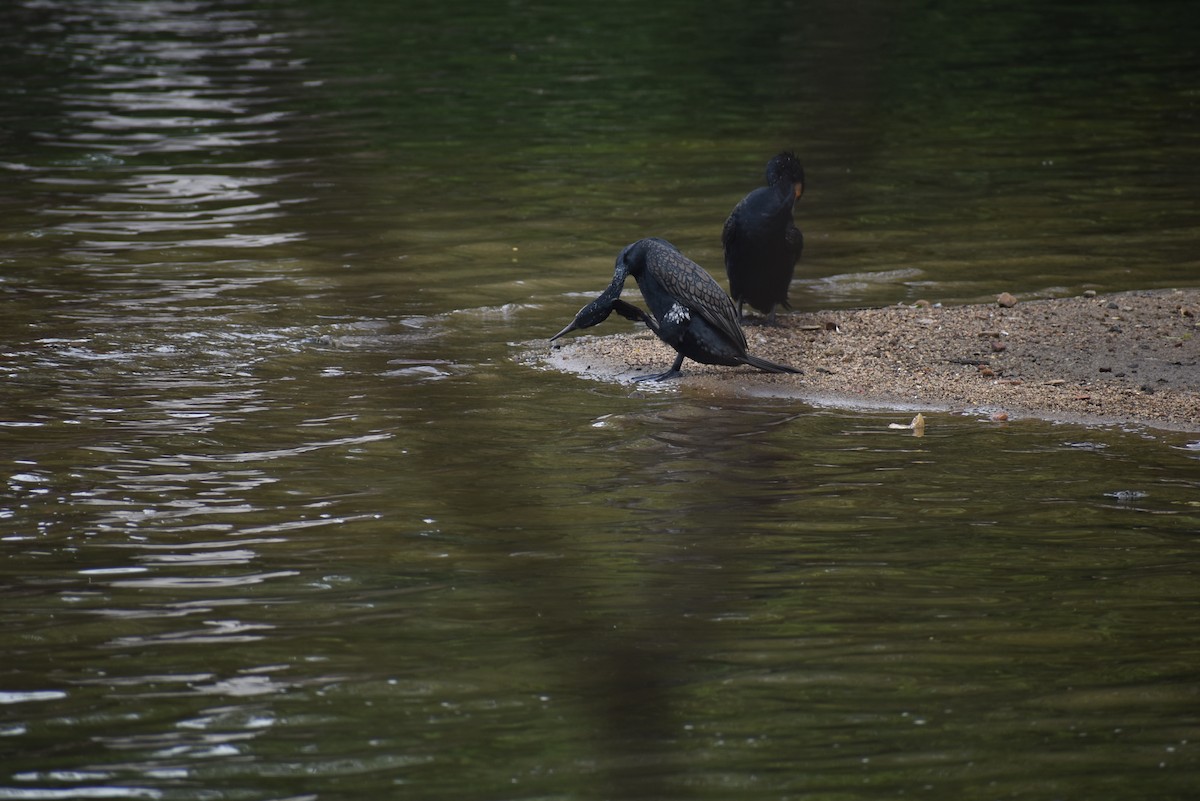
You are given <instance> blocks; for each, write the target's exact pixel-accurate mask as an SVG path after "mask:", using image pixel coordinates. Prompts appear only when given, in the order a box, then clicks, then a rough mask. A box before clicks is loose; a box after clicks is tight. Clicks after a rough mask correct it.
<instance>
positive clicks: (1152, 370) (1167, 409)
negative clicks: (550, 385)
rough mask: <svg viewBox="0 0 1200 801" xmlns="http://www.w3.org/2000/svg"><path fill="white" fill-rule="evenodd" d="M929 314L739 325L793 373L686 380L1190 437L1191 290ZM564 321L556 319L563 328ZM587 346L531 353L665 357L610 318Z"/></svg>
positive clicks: (1195, 375)
mask: <svg viewBox="0 0 1200 801" xmlns="http://www.w3.org/2000/svg"><path fill="white" fill-rule="evenodd" d="M1010 300H1011V301H1016V302H1015V304H1014V305H1012V306H1005V305H1001V303H1000V302H996V303H989V304H976V305H967V306H950V307H940V306H937V305H929V304H926V303H924V302H919V303H918V304H917V305H913V306H889V307H886V308H880V309H861V310H849V311H844V310H839V311H820V312H802V311H801V312H793V313H791V314H783V315H780V320H779V322H778V324H776V325H766V324H764V323H761V322H755V321H754V318H751V320H750V321H749V322H747V324H746V325H745V326H744V328H745V331H746V339H747V341H748V342H749V345H750V352H751V353H754V354H755V355H758V356H762V357H765V358H767V359H771V360H772V361H777V362H782V363H784V364H789V365H792V366H794V367H797V368H799V369H801V370H803V373H802V374H801V375H772V374H768V373H762V372H759V371H757V370H754V369H752V368H746V367H716V366H708V365H700V364H696V363H695V362H691V361H687V362H685V363H684V367H683V371H684V374H683V377H682V379H676V380H677V381H681V382H683V384H685V385H688V386H691V387H695V388H703V389H706V390H709V391H712V392H715V393H732V394H737V395H774V396H782V397H793V398H796V399H797V400H800V401H804V402H806V403H811V404H816V405H824V406H834V407H841V408H881V409H899V410H922V411H959V412H964V413H977V414H981V415H986V416H987V417H989V418H991V419H996V420H1003V419H1013V418H1018V417H1038V418H1042V419H1046V420H1055V421H1064V422H1079V423H1099V424H1132V425H1142V426H1148V427H1153V428H1161V429H1170V430H1179V431H1200V289H1182V290H1155V291H1138V292H1125V293H1119V294H1110V295H1096V296H1085V297H1072V298H1057V299H1052V300H1030V301H1017V300H1016V299H1015V298H1011V297H1010V298H1004V301H1005V303H1007V302H1009V301H1010ZM572 313H574V309H571V310H570V311H569V312H567V311H566V310H565V311H564V315H563V317H564V321H565V320H568V319H570V314H572ZM606 329H607V331H611V332H613V333H605V334H603V335H595V336H576V337H574V338H572V339H568V340H566V341H565V342H562V343H561V345H560V343H557V342H556V343H554V346H552V347H550V348H547V349H545V350H537V351H535V352H534V353H532V354H531V356H532V357H533V358H534V359H536V360H539V361H541V362H543V363H545V364H546V365H548V366H550V367H552V368H555V369H560V370H563V371H567V372H571V373H576V374H580V375H586V376H589V377H592V378H596V379H600V380H608V381H617V382H628V381H632V380H633V379H634V378H636V377H637V376H638V375H645V374H648V373H655V372H661V371H663V370H665V369H667V367H669V366H670V363H671V361H672V359H673V358H674V351H672V350H671V349H670V348H669V347H667V346H666V345H664V344H663V343H661V342H659V341H658V340H657V339H656V338H655V337H654V335H653V334H651V333H650V332H649V331H647V330H645V329H644V328H641V329H640V330H639V329H638V328H635V327H634V325H633V324H632V323H628V322H626V321H624V320H618V319H617V317H616V316H615V315H614V316H613V317H612V318H610V320H609V321H607V322H605V323H604V324H603V325H602V326H600V327H599V328H596V329H593V330H595V331H597V332H600V331H605V330H606Z"/></svg>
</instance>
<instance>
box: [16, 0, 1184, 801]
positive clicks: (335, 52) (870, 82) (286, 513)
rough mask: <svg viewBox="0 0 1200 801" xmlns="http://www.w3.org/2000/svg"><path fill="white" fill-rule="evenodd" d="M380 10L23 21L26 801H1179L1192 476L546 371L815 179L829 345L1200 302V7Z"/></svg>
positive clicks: (813, 273)
mask: <svg viewBox="0 0 1200 801" xmlns="http://www.w3.org/2000/svg"><path fill="white" fill-rule="evenodd" d="M377 5H378V4H367V5H359V4H352V7H350V8H346V7H345V6H346V4H337V3H328V2H320V1H319V0H304V2H298V3H292V4H288V5H286V6H285V5H279V4H274V3H260V2H236V1H235V0H230V1H229V2H207V1H206V0H195V1H194V2H193V1H192V0H177V1H173V0H163V1H162V2H158V1H157V0H151V1H149V2H122V1H118V0H111V1H108V2H105V1H103V0H102V1H101V2H95V3H89V4H86V7H85V6H84V5H81V4H77V3H70V2H58V1H57V0H25V1H24V2H17V3H11V4H6V5H5V6H3V8H2V9H0V42H2V43H3V44H4V45H6V47H4V48H0V53H3V54H4V55H3V56H0V58H2V59H3V66H4V69H5V73H6V74H7V75H9V76H10V79H9V80H8V81H6V82H5V83H4V85H3V86H0V104H3V111H4V117H3V118H4V119H5V128H4V133H3V139H2V140H0V141H3V142H4V146H3V151H2V153H3V156H2V158H0V161H2V162H3V164H2V165H0V166H2V167H3V170H4V173H5V186H6V188H7V189H8V191H6V192H5V193H3V194H0V212H2V214H0V220H2V221H3V222H0V264H2V265H3V269H2V270H0V301H2V303H3V308H4V313H3V317H2V318H0V337H2V339H0V377H2V379H3V382H2V383H0V409H2V411H0V460H2V461H0V478H2V479H3V490H2V491H0V543H2V551H0V553H3V561H2V562H0V565H2V566H3V567H2V568H0V570H2V573H0V597H2V598H3V603H2V604H0V622H2V625H0V653H2V654H3V658H2V660H0V798H17V799H57V798H163V799H193V798H197V799H198V798H204V799H214V798H219V799H225V798H229V799H301V798H303V799H309V798H312V799H316V798H320V799H340V798H346V799H351V798H353V799H360V798H391V797H394V798H421V799H438V798H445V799H463V798H480V799H483V798H489V799H490V798H512V799H523V798H622V799H638V798H644V799H665V798H681V799H682V798H712V799H718V798H720V799H724V798H731V797H732V798H748V797H754V798H779V799H783V798H796V797H814V798H829V799H834V798H837V799H841V798H876V797H885V796H886V797H893V796H899V795H905V796H910V795H920V796H923V797H928V798H946V799H951V798H953V799H963V798H1001V797H1009V796H1016V797H1022V798H1047V799H1050V798H1112V799H1121V798H1129V799H1141V798H1146V797H1154V798H1187V797H1190V795H1191V794H1192V793H1193V792H1194V787H1195V786H1196V784H1197V782H1198V781H1200V759H1198V757H1197V752H1196V749H1197V741H1198V739H1200V715H1198V714H1197V711H1198V710H1200V705H1198V702H1197V691H1198V690H1197V688H1198V683H1197V682H1198V679H1200V674H1198V672H1197V669H1196V665H1197V664H1200V647H1198V646H1197V643H1196V636H1195V633H1196V631H1197V630H1198V628H1197V627H1198V624H1200V613H1197V609H1200V605H1198V604H1197V601H1198V600H1200V590H1198V589H1197V587H1198V586H1200V584H1198V583H1197V581H1196V569H1197V560H1198V557H1200V548H1198V544H1197V540H1196V532H1197V531H1200V466H1198V464H1197V462H1198V459H1200V444H1198V443H1197V442H1195V435H1194V434H1193V435H1187V434H1180V433H1171V432H1157V431H1150V430H1138V429H1121V428H1119V427H1112V428H1083V427H1076V426H1066V425H1051V424H1048V423H1039V422H1036V421H1018V422H1014V423H1011V424H1007V425H996V424H993V423H990V422H987V421H983V420H977V419H974V418H970V417H961V416H954V415H937V414H934V415H929V423H928V429H927V433H926V436H925V437H923V438H919V439H918V438H914V437H912V436H911V435H910V434H909V433H907V432H899V431H894V430H889V429H888V427H887V426H888V424H889V423H891V422H907V420H906V419H904V415H900V414H893V413H888V412H863V411H853V410H836V409H826V408H813V407H808V406H804V405H801V404H797V403H795V402H792V401H787V400H782V399H772V398H761V399H736V400H734V399H730V398H726V397H721V398H717V397H713V396H710V395H707V394H706V393H704V392H703V391H701V390H699V389H698V388H696V387H690V386H689V385H688V384H687V382H686V381H685V382H682V383H681V384H680V385H678V386H675V387H671V388H668V389H654V388H641V389H631V388H630V387H628V386H617V385H610V384H605V383H600V382H592V381H584V380H580V379H578V378H576V377H573V376H567V375H561V374H557V373H554V372H550V371H547V370H542V369H538V368H537V367H536V366H531V365H529V364H527V363H525V361H524V360H523V359H521V358H520V355H521V354H522V353H524V352H525V351H526V350H527V349H528V348H529V347H530V346H531V343H535V345H534V346H536V343H538V342H539V341H540V340H542V339H543V338H544V337H545V336H546V335H548V334H549V333H552V332H554V331H557V330H558V329H559V328H561V326H562V325H563V324H564V322H565V321H566V320H567V319H569V318H570V316H571V315H572V314H573V313H574V312H575V310H576V309H577V308H578V307H579V306H580V305H581V304H582V302H583V299H584V298H585V297H587V296H590V295H591V294H593V293H594V292H596V291H598V290H599V289H600V288H601V287H602V286H603V285H604V284H605V283H606V282H607V280H608V277H609V275H611V268H612V259H613V258H614V256H615V254H616V252H617V251H618V250H619V249H620V247H621V246H622V245H623V244H625V243H627V242H628V241H632V240H633V239H636V238H638V237H640V236H643V235H649V234H658V235H662V236H666V237H667V238H669V239H671V240H672V241H674V242H675V243H676V244H677V245H679V246H680V247H681V248H683V249H684V250H685V251H686V252H687V253H689V255H692V256H693V257H694V258H696V259H697V260H698V261H700V262H701V263H702V264H704V265H705V266H707V267H708V268H709V269H710V270H713V271H714V273H717V274H718V275H719V272H720V271H719V264H720V252H719V231H720V225H721V222H722V221H723V219H724V216H725V215H726V214H727V213H728V210H729V209H730V208H731V207H732V205H733V204H734V203H735V202H736V201H737V199H738V198H740V197H741V195H742V194H744V193H745V192H746V191H748V189H749V188H751V187H752V186H753V185H754V184H755V182H756V181H757V180H758V177H759V172H760V171H761V168H762V163H763V162H764V161H765V159H766V157H767V156H769V155H770V154H771V152H773V151H774V150H776V149H778V148H780V147H784V146H790V147H795V148H796V149H797V150H799V151H800V152H801V154H802V155H803V157H804V159H805V162H806V168H807V172H808V179H809V188H808V191H807V193H806V195H805V197H804V199H803V200H802V205H803V216H802V225H803V227H804V229H805V232H806V241H807V249H806V253H805V259H804V267H803V270H802V275H800V276H799V278H798V280H797V282H796V284H795V286H794V289H793V300H794V301H795V303H796V304H797V305H798V306H801V307H804V308H822V307H853V306H864V305H873V304H886V303H894V302H897V301H910V302H911V301H912V300H915V299H917V298H920V297H924V298H927V299H930V300H931V301H935V302H939V301H940V302H945V303H954V302H967V301H975V300H983V299H987V298H990V297H992V296H994V295H995V294H996V293H997V292H999V291H1003V290H1007V291H1013V292H1016V293H1018V294H1021V295H1022V296H1024V297H1042V296H1053V295H1059V294H1074V293H1078V292H1081V291H1083V290H1084V289H1088V288H1094V289H1097V290H1098V291H1115V290H1124V289H1132V288H1147V287H1167V286H1175V285H1182V284H1185V283H1194V280H1195V278H1194V276H1195V275H1196V274H1197V272H1196V269H1197V260H1196V253H1197V252H1200V251H1198V249H1197V247H1196V245H1197V242H1198V240H1200V230H1198V227H1197V217H1196V214H1195V202H1194V187H1195V186H1196V184H1197V177H1198V176H1197V175H1196V169H1197V167H1196V165H1197V164H1198V163H1200V160H1198V159H1197V155H1200V153H1198V152H1197V151H1198V150H1200V141H1198V135H1197V133H1196V131H1197V128H1196V126H1195V116H1196V103H1197V95H1196V92H1195V89H1194V87H1195V86H1196V85H1197V83H1196V78H1197V75H1198V73H1200V57H1198V56H1197V52H1196V49H1195V45H1194V43H1193V42H1192V41H1191V39H1192V36H1191V30H1194V26H1190V27H1189V25H1188V24H1187V23H1188V22H1191V21H1193V20H1191V19H1189V18H1188V15H1190V14H1191V13H1192V12H1190V11H1187V10H1185V9H1183V7H1182V6H1179V5H1177V4H1170V3H1163V4H1161V7H1160V6H1156V5H1155V4H1150V5H1147V4H1145V3H1139V4H1136V5H1134V4H1125V3H1099V4H1094V5H1093V6H1091V7H1090V8H1089V10H1088V12H1087V14H1086V15H1085V14H1084V13H1083V12H1081V11H1078V10H1075V7H1074V6H1073V5H1071V4H1062V5H1056V4H1045V3H1038V4H1034V3H1027V4H1023V3H1018V4H1012V5H1011V6H1010V7H1007V8H999V7H996V8H992V7H986V8H980V9H975V10H972V11H971V12H970V13H968V12H967V11H964V10H961V9H959V8H958V7H957V6H953V5H951V4H940V3H933V4H916V3H902V4H892V3H877V4H868V5H867V6H865V7H861V8H859V7H856V8H853V9H851V8H849V7H843V6H844V4H833V3H829V4H822V3H818V4H804V5H789V4H783V3H781V4H764V5H762V6H756V7H754V8H751V9H745V8H743V7H742V6H741V5H739V6H736V7H735V6H732V5H729V6H723V5H717V6H711V7H705V9H704V10H696V9H694V8H692V7H691V6H685V5H684V4H680V3H673V2H669V3H666V4H662V3H660V4H656V5H655V6H654V7H653V8H641V7H638V6H631V5H625V4H620V3H618V4H609V5H606V6H605V7H604V8H594V7H591V6H584V5H578V6H575V7H570V6H568V7H565V8H546V7H541V6H525V5H523V4H519V3H518V4H511V5H508V6H504V7H499V6H495V5H494V4H478V5H477V6H475V7H474V8H472V7H470V6H468V7H465V8H463V7H458V8H454V9H450V8H448V7H444V6H443V5H438V4H418V5H412V4H406V6H405V7H404V8H403V9H401V8H396V9H390V8H384V7H377ZM606 326H607V331H608V332H616V331H620V330H623V329H622V326H625V327H626V328H628V326H627V324H626V323H624V322H616V321H613V322H610V323H606ZM747 380H753V376H747Z"/></svg>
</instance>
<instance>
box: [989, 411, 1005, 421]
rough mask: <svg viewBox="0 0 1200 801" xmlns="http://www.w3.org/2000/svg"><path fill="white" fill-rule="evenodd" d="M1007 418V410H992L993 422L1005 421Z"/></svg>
mask: <svg viewBox="0 0 1200 801" xmlns="http://www.w3.org/2000/svg"><path fill="white" fill-rule="evenodd" d="M1007 420H1008V414H1007V413H1006V412H992V422H993V423H1003V422H1006V421H1007Z"/></svg>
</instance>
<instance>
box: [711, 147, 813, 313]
mask: <svg viewBox="0 0 1200 801" xmlns="http://www.w3.org/2000/svg"><path fill="white" fill-rule="evenodd" d="M803 194H804V168H803V167H802V166H800V162H799V161H798V160H797V159H796V156H795V155H794V154H792V153H780V154H779V155H777V156H776V157H775V158H773V159H771V160H770V162H768V163H767V185H766V186H762V187H759V188H758V189H755V190H754V191H753V192H751V193H750V194H748V195H746V196H745V197H744V198H742V200H741V202H740V203H738V204H737V205H736V206H734V207H733V212H732V213H730V215H729V219H727V220H725V228H724V229H723V230H722V231H721V244H722V245H724V246H725V274H726V275H727V276H729V294H730V295H732V296H733V299H734V301H736V302H737V309H738V317H739V318H740V317H741V316H742V304H744V303H749V304H750V305H751V306H753V307H754V308H756V309H758V310H759V311H760V312H762V313H763V314H765V315H767V322H769V323H773V322H775V307H776V306H782V307H783V308H785V309H790V308H791V306H790V305H789V304H788V285H789V284H791V282H792V274H793V273H794V272H795V271H796V262H797V261H798V260H799V259H800V251H802V250H803V249H804V236H803V234H801V233H800V229H799V228H797V227H796V223H795V221H794V220H793V219H792V206H793V205H795V203H796V201H797V200H799V199H800V196H801V195H803Z"/></svg>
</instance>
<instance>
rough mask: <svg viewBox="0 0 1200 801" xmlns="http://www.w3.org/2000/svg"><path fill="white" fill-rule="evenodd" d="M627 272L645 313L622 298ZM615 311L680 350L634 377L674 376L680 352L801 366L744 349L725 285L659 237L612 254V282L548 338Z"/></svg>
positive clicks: (721, 360)
mask: <svg viewBox="0 0 1200 801" xmlns="http://www.w3.org/2000/svg"><path fill="white" fill-rule="evenodd" d="M630 275H632V276H633V279H634V280H635V281H637V285H638V289H640V290H641V291H642V297H643V298H645V300H646V305H648V306H649V307H650V313H649V314H647V313H646V312H645V311H643V310H642V309H641V308H639V307H637V306H634V305H633V304H632V303H626V302H625V301H623V300H621V288H622V287H623V286H624V284H625V278H626V276H630ZM614 311H615V312H616V313H617V314H619V315H621V316H622V317H624V318H626V319H628V320H635V321H638V320H640V321H641V322H643V323H645V324H646V325H647V326H649V328H650V330H651V331H653V332H654V333H655V334H657V335H658V338H659V339H661V340H662V341H663V342H666V343H667V344H668V345H670V346H671V347H672V348H674V349H675V350H676V351H677V352H678V353H679V356H678V357H676V359H675V363H674V364H673V365H671V369H670V370H667V371H666V372H665V373H660V374H658V375H652V376H643V377H640V378H638V379H637V380H638V381H662V380H664V379H667V378H674V377H676V376H678V375H679V374H680V368H681V367H682V366H683V360H684V358H688V359H692V360H693V361H697V362H700V363H701V364H727V365H738V364H748V365H750V366H751V367H757V368H758V369H759V370H766V371H767V372H769V373H798V372H800V371H799V370H796V369H795V368H793V367H787V366H784V365H782V364H775V363H774V362H769V361H767V360H766V359H760V358H758V357H757V356H751V355H750V354H748V353H746V335H745V334H743V333H742V328H741V326H740V325H738V318H737V309H736V308H734V305H733V301H732V300H730V299H729V296H728V295H726V294H725V290H723V289H721V285H720V284H718V283H717V282H716V281H715V280H713V277H712V276H711V275H709V274H708V273H707V272H705V271H704V269H703V268H702V267H701V266H700V265H699V264H696V263H695V262H694V261H692V260H691V259H689V258H687V257H686V256H684V255H683V254H682V253H680V252H679V251H678V250H677V249H676V248H675V246H674V245H672V244H671V243H670V242H667V241H666V240H663V239H641V240H639V241H637V242H634V243H633V244H632V245H628V246H627V247H626V248H625V249H624V250H622V251H621V255H619V256H617V264H616V268H615V269H614V270H613V280H612V283H611V284H609V285H608V288H607V289H605V290H604V292H602V293H601V294H600V297H598V298H596V299H595V300H593V301H592V302H591V303H589V304H587V305H586V306H584V307H583V308H582V309H580V310H579V313H578V314H576V315H575V319H574V320H572V321H571V324H570V325H568V326H567V327H566V328H564V329H563V330H561V331H559V332H558V333H557V334H555V335H554V336H552V337H550V341H551V342H553V341H554V340H556V339H558V338H559V337H561V336H562V335H563V334H566V333H568V332H571V331H576V330H578V329H580V328H590V327H591V326H593V325H598V324H599V323H602V322H604V321H605V320H606V319H607V318H608V316H609V314H611V313H612V312H614Z"/></svg>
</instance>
